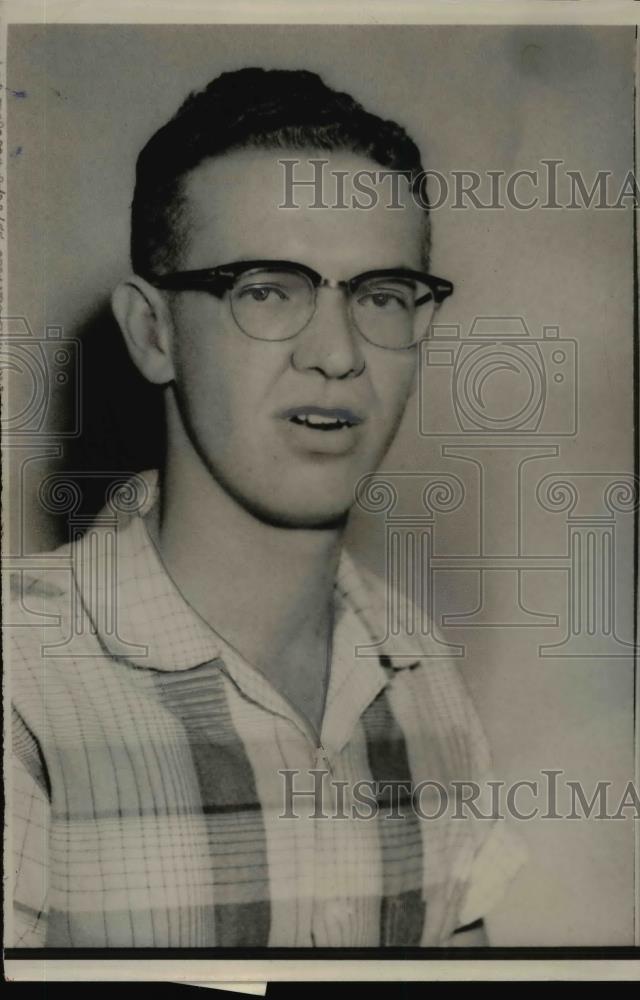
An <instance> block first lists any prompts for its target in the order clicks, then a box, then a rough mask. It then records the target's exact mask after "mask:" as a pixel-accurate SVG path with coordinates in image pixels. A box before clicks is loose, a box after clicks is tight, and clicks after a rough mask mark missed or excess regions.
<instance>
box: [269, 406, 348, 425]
mask: <svg viewBox="0 0 640 1000" xmlns="http://www.w3.org/2000/svg"><path fill="white" fill-rule="evenodd" d="M278 416H279V417H281V418H282V420H291V418H292V417H305V416H309V417H326V418H327V419H328V420H340V421H342V422H343V423H348V424H351V425H352V426H355V425H356V424H361V423H362V422H363V421H364V417H363V416H361V415H360V414H359V413H356V412H355V411H354V410H351V409H349V408H348V407H341V406H340V407H337V406H336V407H326V406H290V407H289V408H288V409H286V410H281V411H280V413H278Z"/></svg>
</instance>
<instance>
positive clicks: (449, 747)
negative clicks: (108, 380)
mask: <svg viewBox="0 0 640 1000" xmlns="http://www.w3.org/2000/svg"><path fill="white" fill-rule="evenodd" d="M151 502H153V496H152V497H151V498H150V500H149V502H148V503H147V507H148V506H149V503H151ZM145 509H146V508H145ZM142 513H144V509H143V510H142ZM42 563H43V565H42V569H40V570H39V571H38V572H36V573H34V574H33V575H32V576H31V577H27V576H26V575H25V574H24V573H22V574H21V579H20V580H19V581H18V583H19V588H18V590H19V594H18V598H17V600H16V601H15V602H14V603H13V604H12V606H11V608H10V610H9V612H8V615H9V617H8V622H9V624H8V626H7V628H6V629H5V639H8V640H10V645H9V649H8V655H9V666H10V672H11V677H10V681H11V688H12V695H13V705H14V709H13V717H14V723H15V729H14V733H15V735H14V744H13V747H14V754H13V756H14V763H15V771H14V775H13V779H12V788H11V799H12V811H13V820H12V824H11V836H12V841H13V849H14V853H15V866H14V872H15V887H14V900H15V910H14V928H13V935H12V939H11V940H10V942H9V943H11V944H13V945H15V946H22V947H34V946H43V945H46V946H48V947H69V946H71V947H198V946H207V947H215V946H226V947H230V946H251V947H256V946H263V945H269V946H286V947H296V946H310V945H315V946H325V947H347V946H360V947H367V946H373V947H377V946H385V945H436V946H437V945H442V944H444V943H446V942H447V939H448V938H449V937H450V935H451V933H452V932H453V931H454V930H455V929H456V928H458V927H460V926H462V925H465V924H467V923H470V922H472V921H474V920H476V919H477V918H479V917H481V916H483V915H484V914H485V913H486V911H487V910H488V909H489V908H490V907H491V905H492V904H493V903H494V902H495V901H496V899H497V898H498V897H499V896H500V894H501V893H502V890H503V888H504V885H505V883H506V882H507V880H508V879H509V878H510V877H511V876H512V874H513V873H514V871H515V870H516V869H517V868H518V867H519V865H520V863H521V861H522V852H521V848H520V847H519V845H518V843H517V841H515V840H513V839H512V835H510V833H509V831H508V830H506V829H505V828H504V827H505V824H504V823H503V822H499V821H498V822H496V821H493V820H483V819H476V820H473V819H471V818H467V819H466V820H460V819H458V820H457V821H456V820H455V819H451V818H450V810H447V814H445V815H444V816H442V817H441V818H440V819H438V820H435V819H434V820H426V819H422V818H420V816H419V815H418V814H417V813H416V811H415V810H412V809H405V810H403V811H402V818H401V819H399V818H398V815H397V810H396V816H395V818H393V817H392V813H393V810H392V809H391V808H388V807H389V806H390V803H389V801H388V800H385V799H384V794H383V796H382V798H380V797H379V798H378V801H379V803H380V805H379V807H378V808H376V809H375V810H371V811H372V812H374V815H373V817H371V818H366V816H365V814H366V813H367V810H362V809H360V813H361V815H354V814H353V810H352V809H351V808H350V807H351V806H352V805H353V799H352V796H353V787H354V784H355V783H356V782H358V781H362V780H364V781H371V782H374V781H386V782H413V783H416V782H418V781H421V780H430V781H437V782H439V783H440V785H441V786H443V787H445V788H446V787H448V786H449V783H450V782H451V781H452V780H454V779H458V780H462V779H468V780H476V781H480V782H483V781H485V780H486V779H487V778H488V777H489V759H488V751H487V746H486V742H485V739H484V736H483V734H482V731H481V729H480V725H479V722H478V719H477V716H476V714H475V712H474V709H473V707H472V705H471V702H470V700H469V697H468V695H467V692H466V690H465V687H464V685H463V683H462V681H461V678H460V676H459V674H458V671H457V668H456V666H455V664H454V663H452V662H451V661H449V660H448V659H446V658H444V657H443V655H442V647H440V648H438V647H434V645H433V640H428V639H427V638H424V637H423V638H422V640H421V643H422V648H423V651H424V655H423V656H421V657H420V658H418V659H416V660H414V659H411V658H402V657H401V658H397V657H394V656H392V655H391V654H389V653H386V652H385V646H384V641H382V640H381V639H380V631H379V630H380V628H381V627H384V623H385V621H386V604H385V594H384V587H383V585H382V584H381V582H380V581H378V580H377V578H374V577H372V576H369V575H367V574H366V573H364V572H363V571H362V570H356V567H355V566H354V564H353V562H352V561H351V559H350V557H349V556H348V555H347V554H346V553H344V554H343V556H342V560H341V564H340V570H339V574H338V577H337V581H336V586H335V598H336V616H335V617H336V620H335V625H334V642H333V658H332V662H331V672H330V681H329V687H328V692H327V699H326V709H325V715H324V719H323V725H322V733H321V739H322V746H321V747H320V748H318V747H316V746H315V745H314V742H313V740H312V739H311V738H310V736H309V731H308V727H306V726H305V725H304V723H303V722H302V720H301V718H300V716H299V715H298V714H297V713H296V712H295V710H294V709H293V708H292V706H291V705H290V704H289V703H288V702H287V701H286V700H285V699H284V698H283V697H281V695H280V694H279V693H278V692H277V691H276V690H275V688H274V687H273V686H272V685H271V684H270V683H269V682H268V680H267V679H266V678H265V677H263V676H262V675H261V674H259V673H258V672H257V671H256V670H255V669H254V668H253V667H252V666H251V665H250V664H249V663H247V662H246V661H245V660H243V658H242V657H241V656H240V655H239V654H238V653H237V652H236V651H235V650H234V649H232V648H231V647H230V646H228V645H227V644H226V643H225V642H224V640H223V639H222V638H221V637H220V636H219V635H218V634H217V633H216V632H214V631H213V630H212V629H211V628H209V627H208V626H207V625H206V624H205V622H204V621H203V620H202V619H201V618H200V617H199V616H198V615H197V614H196V613H195V612H194V611H193V610H192V609H191V608H190V606H189V605H188V604H187V603H186V601H185V600H184V599H183V598H182V596H181V595H180V593H179V592H178V591H177V589H176V588H175V586H174V585H173V584H172V582H171V580H170V579H169V577H168V575H167V573H166V571H165V570H164V568H163V566H162V564H161V561H160V559H159V557H158V555H157V552H156V550H155V548H154V546H153V544H152V543H151V541H150V538H149V536H148V534H147V530H146V526H145V522H144V519H143V517H141V516H139V513H133V514H131V515H129V516H128V517H126V518H124V519H123V520H122V519H121V523H120V525H119V528H118V531H117V532H115V531H114V530H113V527H112V526H109V525H105V524H104V523H102V522H101V520H100V519H98V521H97V522H96V524H95V526H94V528H93V529H92V530H91V531H89V532H87V533H86V534H85V535H84V537H83V538H82V539H80V540H78V541H75V542H73V543H72V544H69V545H68V546H64V547H63V548H62V549H59V550H57V551H56V552H55V553H52V554H51V555H50V556H47V557H44V558H43V560H42ZM5 620H7V619H5ZM414 642H415V639H414ZM375 643H379V646H378V647H377V649H378V651H379V655H378V656H376V655H374V656H372V655H371V653H370V652H369V655H366V656H365V655H358V653H357V652H356V648H357V647H360V654H362V647H365V646H366V647H369V649H370V648H371V646H372V645H373V644H375ZM414 648H415V647H414ZM314 769H315V770H316V771H318V772H320V774H319V775H313V774H310V773H309V772H310V770H314ZM283 772H290V773H289V775H288V777H287V776H286V775H283ZM291 772H293V773H291ZM322 772H325V773H322ZM318 780H320V782H321V787H322V790H323V796H322V799H321V806H320V810H319V811H318V812H319V813H320V815H318V812H316V811H315V808H314V806H315V803H316V802H317V800H314V798H313V796H312V795H307V796H306V797H305V796H300V795H298V796H294V800H293V803H292V801H291V799H289V800H288V802H287V801H285V798H286V797H285V786H286V783H287V782H289V789H291V787H293V788H294V789H295V790H296V791H309V790H311V789H313V788H314V787H315V788H317V787H318V785H317V784H314V782H317V781H318ZM340 782H342V783H343V784H342V786H339V783H340ZM339 787H341V788H343V789H344V792H342V793H341V795H342V799H341V802H340V803H338V801H337V798H336V796H337V795H338V789H339ZM371 787H373V786H371ZM385 794H386V793H385ZM397 804H398V803H396V806H397ZM292 805H293V809H292V808H291V807H292ZM423 811H424V812H425V813H429V814H431V813H432V811H433V812H435V809H434V807H433V803H432V804H431V805H428V804H427V803H426V800H424V799H423ZM291 812H295V813H296V814H297V815H296V816H292V815H291ZM314 812H315V815H314ZM287 813H288V815H287ZM283 814H284V815H283Z"/></svg>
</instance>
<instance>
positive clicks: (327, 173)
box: [183, 149, 425, 267]
mask: <svg viewBox="0 0 640 1000" xmlns="http://www.w3.org/2000/svg"><path fill="white" fill-rule="evenodd" d="M320 161H325V162H324V163H321V162H320ZM392 174H393V175H395V179H394V180H392V177H391V175H392ZM183 192H184V194H185V195H186V203H187V218H188V223H189V234H190V238H189V244H190V252H189V257H190V261H189V266H190V267H199V266H203V267H204V266H210V263H211V262H210V261H204V260H203V259H202V255H203V254H204V255H206V254H207V253H209V254H210V253H211V250H212V249H213V247H211V246H209V244H210V243H212V242H213V241H215V248H216V261H215V262H214V263H219V262H220V254H222V257H224V256H225V254H226V255H227V257H228V259H231V258H229V256H228V255H230V254H231V255H232V256H233V255H238V254H239V255H240V256H244V257H250V256H251V255H252V254H254V253H255V254H256V255H258V256H260V255H264V256H276V257H277V256H290V255H293V254H294V253H295V252H296V249H297V248H298V247H299V248H300V251H303V250H304V251H307V259H308V251H309V249H311V248H316V249H318V250H320V251H322V250H323V249H325V247H324V244H325V243H326V242H327V241H328V243H329V244H332V245H333V249H334V251H335V253H336V254H338V255H339V254H340V251H341V250H343V251H348V250H349V249H351V250H352V251H354V252H355V250H356V245H361V246H364V247H367V248H368V251H369V253H370V254H371V255H372V258H373V257H375V256H376V251H377V253H378V255H379V256H380V257H381V259H382V256H384V255H386V257H385V261H386V259H387V257H388V256H389V254H391V255H395V256H396V257H397V255H398V253H401V252H404V253H405V254H408V255H409V256H410V257H411V258H412V259H413V258H415V256H416V254H419V252H420V248H421V246H422V242H423V238H424V224H425V216H424V212H423V210H422V209H421V208H420V207H419V205H418V204H417V203H416V202H415V200H414V199H413V197H412V194H411V191H410V185H409V184H408V182H407V181H406V179H405V178H404V177H399V176H398V174H397V173H395V172H392V171H388V170H385V169H384V168H383V167H380V165H379V164H376V163H375V162H374V161H372V160H370V159H369V158H368V157H365V156H362V155H360V154H357V153H353V152H349V151H335V152H324V151H317V150H313V149H308V150H306V149H305V150H286V149H277V150H272V149H267V150H262V149H243V150H237V151H233V152H231V153H227V154H225V155H222V156H218V157H214V158H210V159H208V160H206V161H204V162H203V163H201V164H200V165H199V166H198V167H196V168H195V169H194V170H193V171H191V173H190V174H189V175H188V176H187V177H186V178H185V182H184V185H183ZM345 243H351V244H352V246H351V247H348V246H342V245H341V244H345ZM252 247H255V249H252ZM347 255H348V253H347ZM413 262H414V263H415V259H414V260H413ZM376 263H377V262H376V261H375V260H373V259H372V266H375V265H376ZM396 263H400V261H399V260H397V261H396ZM406 263H410V261H409V259H407V261H406Z"/></svg>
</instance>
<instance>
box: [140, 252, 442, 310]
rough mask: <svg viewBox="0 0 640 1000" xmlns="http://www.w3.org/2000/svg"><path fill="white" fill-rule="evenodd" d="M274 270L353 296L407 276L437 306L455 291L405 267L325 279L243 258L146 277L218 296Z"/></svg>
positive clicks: (282, 263)
mask: <svg viewBox="0 0 640 1000" xmlns="http://www.w3.org/2000/svg"><path fill="white" fill-rule="evenodd" d="M257 270H271V271H285V272H289V273H291V272H298V273H301V274H304V275H306V277H307V278H308V279H309V281H310V282H311V284H312V285H313V287H314V288H316V289H317V288H322V287H329V288H343V289H345V290H346V291H348V292H349V293H350V294H351V295H353V294H354V293H355V292H356V291H357V290H358V288H359V287H360V285H362V284H364V283H365V282H366V281H371V280H372V279H374V278H392V277H399V278H408V279H413V280H415V281H422V282H423V283H424V284H425V285H427V286H428V287H429V290H430V293H431V295H432V296H433V299H434V301H435V302H436V304H437V305H439V304H440V303H441V302H444V300H445V299H446V298H448V297H449V296H450V295H451V294H452V293H453V284H452V282H450V281H447V280H446V278H437V277H436V276H435V275H433V274H429V273H428V272H426V271H414V270H411V269H410V268H406V267H389V268H382V269H379V270H374V271H363V272H362V274H357V275H355V277H353V278H346V279H343V280H334V279H331V278H323V277H322V275H321V274H319V273H318V272H317V271H315V270H314V269H313V268H312V267H308V266H307V265H306V264H299V263H296V262H295V261H291V260H241V261H235V262H234V263H232V264H220V265H218V266H217V267H206V268H202V269H200V270H197V271H174V272H172V273H170V274H160V275H155V274H154V275H147V276H146V279H147V281H148V282H149V283H150V284H151V285H154V286H155V287H156V288H161V289H165V290H166V291H174V292H190V291H193V292H198V291H202V292H210V293H211V294H212V295H215V296H216V297H217V298H222V296H223V295H224V293H225V292H228V291H230V290H231V288H233V285H234V283H235V281H236V280H237V279H238V278H239V277H241V276H242V275H243V274H245V273H246V272H247V271H257ZM428 300H429V297H428V296H427V295H424V296H422V297H421V298H420V299H417V300H416V303H415V304H416V306H419V305H422V304H423V303H424V302H427V301H428Z"/></svg>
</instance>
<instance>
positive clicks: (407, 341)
mask: <svg viewBox="0 0 640 1000" xmlns="http://www.w3.org/2000/svg"><path fill="white" fill-rule="evenodd" d="M316 296H317V290H316V289H315V288H314V286H313V283H312V282H311V280H310V279H309V277H308V276H307V275H306V274H303V273H302V272H299V271H277V270H266V269H265V270H253V271H247V272H246V273H245V274H243V275H241V276H240V277H239V278H238V280H237V281H236V282H235V284H234V286H233V288H232V289H231V292H230V303H231V311H232V313H233V316H234V319H235V321H236V323H237V324H238V326H239V327H240V329H241V330H243V331H244V333H246V334H247V335H248V336H250V337H255V338H257V339H259V340H286V339H288V338H289V337H294V336H295V335H296V334H297V333H300V331H301V330H303V329H304V327H305V326H306V325H307V323H308V322H309V320H310V319H311V317H312V316H313V314H314V312H315V308H316ZM424 296H427V298H428V301H426V302H424V303H423V304H421V305H419V306H418V305H416V302H417V300H419V299H421V298H423V297H424ZM348 297H349V312H350V316H351V318H352V320H353V322H354V324H355V325H356V327H357V328H358V330H359V331H360V333H361V334H362V336H363V337H365V339H366V340H368V341H370V342H371V343H373V344H376V345H378V346H379V347H387V348H391V349H393V348H395V349H399V348H403V347H409V346H410V345H411V344H413V343H415V342H416V341H417V340H418V339H419V338H420V337H422V336H424V334H425V333H426V332H427V329H428V326H429V323H430V321H431V318H432V316H433V311H434V308H435V302H434V300H433V296H432V295H430V290H429V287H428V286H427V285H426V284H425V283H423V282H420V281H416V280H413V279H410V278H407V277H403V276H400V275H398V276H391V277H376V278H371V279H369V280H366V281H364V282H361V283H359V284H358V286H357V287H356V288H355V289H354V290H353V292H349V293H348Z"/></svg>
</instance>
